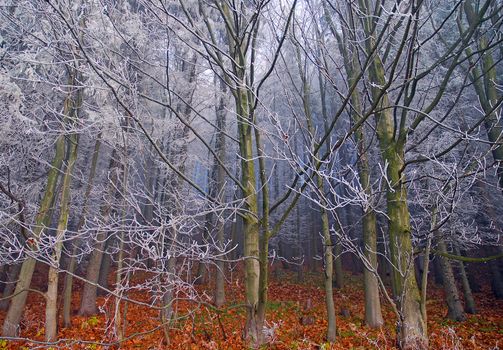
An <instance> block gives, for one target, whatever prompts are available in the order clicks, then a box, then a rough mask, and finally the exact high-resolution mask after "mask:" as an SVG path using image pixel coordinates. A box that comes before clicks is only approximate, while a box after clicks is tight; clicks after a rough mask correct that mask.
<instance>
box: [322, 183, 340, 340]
mask: <svg viewBox="0 0 503 350" xmlns="http://www.w3.org/2000/svg"><path fill="white" fill-rule="evenodd" d="M320 185H322V183H321V178H319V177H318V186H319V187H320ZM321 222H322V231H323V260H324V263H325V269H324V274H325V278H324V280H325V281H324V282H325V305H326V308H327V320H328V325H327V341H329V342H334V341H335V338H336V331H337V329H336V319H335V305H334V293H333V289H332V288H333V281H332V276H333V273H334V262H333V259H334V256H333V253H332V239H331V237H330V228H329V226H328V214H327V212H326V211H325V209H323V208H321Z"/></svg>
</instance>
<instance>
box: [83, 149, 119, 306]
mask: <svg viewBox="0 0 503 350" xmlns="http://www.w3.org/2000/svg"><path fill="white" fill-rule="evenodd" d="M116 157H117V152H116V151H115V149H114V150H113V152H112V156H111V158H110V163H109V171H110V172H111V179H110V185H109V187H108V194H107V197H108V199H107V200H105V203H103V205H102V207H101V215H102V217H103V219H104V220H105V221H108V219H109V217H110V212H111V210H112V208H111V205H112V204H111V203H112V202H113V198H114V197H115V188H116V186H117V183H118V176H119V175H118V173H117V172H118V171H119V170H118V168H117V160H116V159H115V158H116ZM107 236H108V235H107V233H106V232H105V231H103V230H100V231H99V232H98V234H97V235H96V243H95V244H94V249H93V251H92V253H91V257H90V258H89V263H88V265H87V271H86V283H85V284H84V287H83V289H82V297H81V301H80V308H79V315H94V314H96V313H97V312H98V309H97V307H96V299H97V290H98V279H99V276H100V268H101V261H102V259H103V251H104V247H105V241H106V239H107Z"/></svg>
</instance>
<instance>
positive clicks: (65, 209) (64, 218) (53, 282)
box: [45, 91, 82, 342]
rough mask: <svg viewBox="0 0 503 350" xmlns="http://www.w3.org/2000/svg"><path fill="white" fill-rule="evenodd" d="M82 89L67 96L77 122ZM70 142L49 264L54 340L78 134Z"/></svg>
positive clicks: (48, 320)
mask: <svg viewBox="0 0 503 350" xmlns="http://www.w3.org/2000/svg"><path fill="white" fill-rule="evenodd" d="M81 94H82V92H81V91H78V92H77V96H76V100H75V101H72V99H71V96H69V97H68V98H67V102H66V103H69V104H71V105H72V106H71V107H70V108H71V116H70V117H71V118H72V122H76V121H77V118H78V114H77V113H78V110H79V108H80V107H81V105H82V100H81V98H82V97H81ZM67 140H68V141H67V143H68V150H69V155H68V161H67V163H66V165H65V173H64V177H63V186H62V189H61V200H60V207H61V208H60V214H59V220H58V227H57V230H56V240H55V244H54V248H53V249H54V252H53V254H52V259H53V261H52V262H51V265H50V266H49V277H48V282H47V293H46V307H45V340H46V341H47V342H53V341H55V340H57V336H58V305H57V302H58V281H59V263H60V259H61V250H62V248H63V242H64V238H65V233H66V229H67V226H68V216H69V213H70V191H71V188H70V186H71V182H72V176H73V168H74V166H75V163H76V161H77V147H78V142H79V136H78V135H77V134H73V135H69V136H67Z"/></svg>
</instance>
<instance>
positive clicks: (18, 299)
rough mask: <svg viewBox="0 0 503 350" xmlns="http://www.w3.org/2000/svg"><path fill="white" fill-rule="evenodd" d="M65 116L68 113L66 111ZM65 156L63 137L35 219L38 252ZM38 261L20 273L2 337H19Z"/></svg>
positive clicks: (24, 266)
mask: <svg viewBox="0 0 503 350" xmlns="http://www.w3.org/2000/svg"><path fill="white" fill-rule="evenodd" d="M65 112H66V113H65V115H67V113H68V111H67V110H65ZM64 155H65V138H64V136H63V135H61V136H59V137H58V139H57V141H56V152H55V154H54V158H53V160H52V163H51V168H50V170H49V174H48V176H47V185H46V189H45V193H44V197H43V198H42V201H41V202H40V208H39V211H38V213H37V216H36V218H35V225H34V227H33V238H34V239H35V241H34V243H33V245H32V246H31V247H30V248H31V249H32V250H35V251H36V250H37V244H38V242H37V241H36V240H38V239H39V237H40V235H41V233H42V231H43V230H44V229H45V228H46V227H47V226H48V225H50V221H51V215H50V213H51V212H52V206H53V203H54V200H55V198H56V185H57V182H58V178H59V173H60V169H61V164H62V163H63V158H64ZM35 264H36V260H35V259H34V258H31V257H28V258H27V259H26V260H25V261H24V262H23V264H22V266H21V270H20V272H19V278H18V282H17V284H16V289H15V290H14V293H13V294H14V296H13V297H12V300H11V303H10V306H9V310H8V312H7V315H6V316H5V320H4V323H3V328H2V336H4V337H15V336H16V335H17V331H18V326H19V322H20V321H21V317H22V314H23V310H24V307H25V304H26V298H27V296H28V292H27V289H29V288H30V284H31V278H32V276H33V272H34V270H35Z"/></svg>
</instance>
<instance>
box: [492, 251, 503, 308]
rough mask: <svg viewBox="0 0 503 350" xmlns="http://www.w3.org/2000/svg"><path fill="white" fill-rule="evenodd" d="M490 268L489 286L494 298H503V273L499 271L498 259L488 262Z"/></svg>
mask: <svg viewBox="0 0 503 350" xmlns="http://www.w3.org/2000/svg"><path fill="white" fill-rule="evenodd" d="M489 268H490V270H491V288H492V290H493V294H494V297H495V298H496V299H503V274H502V273H501V270H500V267H499V261H498V260H491V261H490V262H489Z"/></svg>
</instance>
